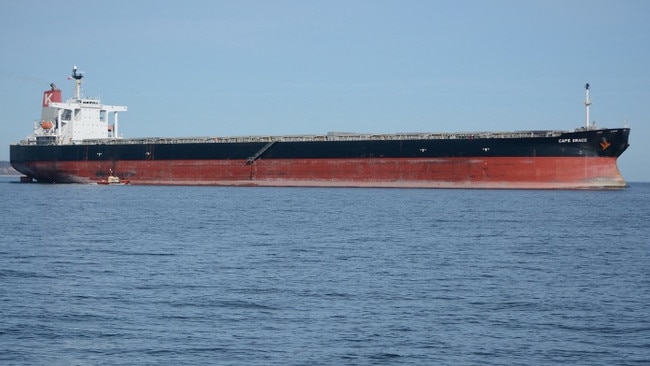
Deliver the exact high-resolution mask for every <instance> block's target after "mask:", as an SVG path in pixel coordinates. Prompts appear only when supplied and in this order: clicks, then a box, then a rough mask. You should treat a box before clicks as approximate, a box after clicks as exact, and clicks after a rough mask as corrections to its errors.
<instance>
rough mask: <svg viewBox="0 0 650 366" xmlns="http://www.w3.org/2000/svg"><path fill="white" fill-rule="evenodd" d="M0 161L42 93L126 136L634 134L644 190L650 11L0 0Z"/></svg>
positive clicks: (623, 5) (557, 4)
mask: <svg viewBox="0 0 650 366" xmlns="http://www.w3.org/2000/svg"><path fill="white" fill-rule="evenodd" d="M0 29H1V32H0V45H1V46H2V47H1V49H2V57H0V82H1V85H2V86H1V88H0V108H1V110H2V112H3V113H2V120H1V124H0V146H2V147H1V148H0V160H8V159H9V144H10V143H12V142H16V141H18V140H20V139H23V138H24V137H25V136H26V135H28V134H29V133H31V128H32V125H33V121H34V120H36V119H38V118H39V117H40V101H41V97H42V91H43V90H46V89H48V88H49V86H48V85H49V83H51V82H54V83H56V84H57V85H58V86H59V88H61V89H63V93H64V98H68V97H69V96H71V95H72V93H73V85H72V83H71V82H70V81H67V80H66V77H67V76H68V75H69V73H70V70H71V68H72V66H73V65H77V66H78V67H79V69H80V70H83V71H85V72H86V78H85V79H84V81H85V84H84V94H85V95H86V96H91V97H101V98H102V101H103V102H104V103H106V104H117V105H127V106H128V107H129V111H128V112H126V113H122V114H121V115H120V132H121V133H122V134H123V135H124V136H125V137H153V136H231V135H248V134H253V135H275V134H320V133H327V132H328V131H347V132H374V133H390V132H416V131H435V132H444V131H485V130H499V131H509V130H531V129H534V130H540V129H563V130H570V129H574V128H576V127H580V126H582V125H583V124H584V106H583V105H582V101H583V100H584V84H585V83H586V82H589V83H590V84H591V86H592V87H591V97H592V101H593V105H592V107H591V119H592V120H595V121H596V123H597V124H598V125H601V126H605V127H622V126H623V125H624V124H625V123H626V121H627V124H628V125H629V127H631V128H632V134H631V139H630V140H631V147H630V148H629V149H628V151H626V152H625V153H624V154H623V156H622V157H621V158H620V159H619V167H620V169H621V172H622V174H623V176H624V177H625V178H626V180H628V181H632V182H634V181H650V164H649V160H650V159H649V157H650V144H646V143H645V141H649V140H650V126H649V122H650V118H649V117H650V116H649V113H648V108H647V105H648V101H649V100H650V92H649V91H648V84H649V82H650V71H649V67H650V2H649V1H643V0H637V1H625V0H623V1H621V0H615V1H598V0H592V1H581V0H575V1H567V0H560V1H555V0H545V1H519V0H512V1H499V0H494V1H487V0H485V1H478V0H477V1H463V0H461V1H433V0H432V1H424V0H423V1H409V0H395V1H382V0H372V1H370V0H363V1H362V0H359V1H354V0H346V1H336V0H330V1H308V0H305V1H283V0H277V1H270V0H267V1H262V0H260V1H254V0H250V1H247V0H238V1H193V0H185V1H167V0H163V1H155V2H151V1H123V0H117V1H116V0H113V1H30V0H26V1H3V2H0Z"/></svg>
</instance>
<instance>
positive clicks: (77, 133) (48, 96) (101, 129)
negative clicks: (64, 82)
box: [29, 66, 127, 145]
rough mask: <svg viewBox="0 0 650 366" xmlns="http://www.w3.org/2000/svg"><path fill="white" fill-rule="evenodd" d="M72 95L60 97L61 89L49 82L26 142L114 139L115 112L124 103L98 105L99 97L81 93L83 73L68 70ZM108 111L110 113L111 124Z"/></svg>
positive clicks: (71, 142)
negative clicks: (36, 119)
mask: <svg viewBox="0 0 650 366" xmlns="http://www.w3.org/2000/svg"><path fill="white" fill-rule="evenodd" d="M71 78H72V79H74V80H75V95H74V97H72V98H70V99H68V101H66V102H62V100H61V90H59V89H57V88H56V86H55V85H54V84H50V86H51V88H52V89H51V90H48V91H45V92H44V94H43V111H42V113H41V120H40V122H38V123H36V125H35V126H34V136H33V138H30V139H29V141H30V142H32V143H36V144H39V145H51V144H56V145H64V144H74V143H78V142H81V141H83V140H89V139H92V140H97V139H118V138H120V136H119V134H118V112H126V110H127V108H126V106H117V105H106V104H102V103H101V100H100V99H99V98H85V97H83V96H82V95H81V79H82V78H83V74H82V73H80V72H78V71H77V67H76V66H75V67H74V68H73V69H72V77H71ZM110 114H112V115H113V119H112V123H111V121H110V118H109V117H110Z"/></svg>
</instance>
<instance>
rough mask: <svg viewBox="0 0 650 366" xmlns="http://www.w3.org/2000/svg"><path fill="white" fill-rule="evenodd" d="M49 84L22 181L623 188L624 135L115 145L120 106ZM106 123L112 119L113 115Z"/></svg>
mask: <svg viewBox="0 0 650 366" xmlns="http://www.w3.org/2000/svg"><path fill="white" fill-rule="evenodd" d="M82 78H83V74H82V73H81V72H78V71H77V67H76V66H75V67H74V68H73V71H72V77H71V79H74V82H75V95H74V96H73V97H72V98H70V99H69V100H67V101H66V102H63V100H62V95H61V94H62V93H61V90H59V89H57V88H56V86H55V85H54V84H50V86H51V89H50V90H47V91H45V92H44V94H43V103H42V114H41V119H40V120H39V121H37V122H36V123H35V125H34V132H33V134H32V135H31V136H29V137H28V138H27V139H26V140H23V141H21V142H19V143H16V144H12V145H11V146H10V160H11V165H12V166H13V167H14V168H15V169H16V170H17V171H19V172H21V173H22V174H24V176H23V177H21V181H23V182H33V181H37V182H47V183H120V182H122V183H124V182H126V181H128V182H130V183H131V184H161V185H162V184H164V185H220V186H317V187H413V188H490V189H609V188H622V187H625V186H626V183H625V181H624V180H623V178H622V176H621V174H620V172H619V170H618V167H617V164H616V162H617V158H618V157H619V156H620V155H621V154H622V153H623V152H624V151H625V149H627V147H628V146H629V145H628V137H629V133H630V129H629V128H616V129H606V128H598V127H596V126H595V125H594V124H590V122H589V106H590V105H591V100H590V97H589V84H587V85H586V97H585V102H584V104H585V107H586V125H585V126H584V127H580V128H578V129H575V130H573V131H556V130H545V131H515V132H466V133H465V132H459V133H393V134H353V133H328V134H323V135H299V136H241V137H221V136H219V137H204V138H122V137H121V136H120V135H119V133H118V132H119V131H118V127H119V126H118V115H119V113H120V112H126V110H127V108H126V107H125V106H114V105H105V104H102V103H101V101H100V100H99V99H96V98H85V97H83V96H82V95H81V83H82ZM111 117H112V118H111Z"/></svg>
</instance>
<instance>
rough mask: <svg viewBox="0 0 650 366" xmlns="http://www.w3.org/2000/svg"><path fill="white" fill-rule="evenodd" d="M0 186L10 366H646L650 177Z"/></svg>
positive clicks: (0, 312) (2, 319)
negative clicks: (505, 182)
mask: <svg viewBox="0 0 650 366" xmlns="http://www.w3.org/2000/svg"><path fill="white" fill-rule="evenodd" d="M17 180H18V179H17V178H15V177H14V178H7V177H5V178H0V204H1V205H2V206H1V207H2V209H1V210H0V364H3V365H23V364H26V365H115V364H123V365H182V364H185V365H205V364H224V365H390V364H395V365H435V364H440V365H554V364H556V365H647V364H649V363H650V229H648V224H649V222H650V221H649V217H650V184H646V183H637V184H631V185H630V187H629V188H627V189H623V190H618V191H537V190H503V191H500V190H429V189H342V188H335V189H321V188H232V187H158V186H98V185H75V184H70V185H61V184H20V183H15V182H16V181H17Z"/></svg>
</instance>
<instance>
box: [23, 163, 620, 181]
mask: <svg viewBox="0 0 650 366" xmlns="http://www.w3.org/2000/svg"><path fill="white" fill-rule="evenodd" d="M24 164H25V165H24V166H22V167H21V171H23V172H29V175H30V176H32V177H34V178H35V179H37V180H47V179H51V178H53V177H54V178H55V179H54V180H55V181H57V182H71V183H96V182H98V181H99V180H101V179H103V176H102V172H108V171H112V172H115V174H116V175H119V176H121V177H126V178H127V179H129V181H130V183H131V184H133V185H137V184H148V185H158V184H160V185H217V186H312V187H395V188H400V187H409V188H490V189H608V188H623V187H625V186H626V183H625V181H624V180H623V178H622V176H621V174H620V172H619V170H618V168H617V165H616V158H614V157H490V158H428V159H408V158H390V159H382V158H371V159H369V158H364V159H277V160H273V159H260V160H257V161H255V163H254V164H247V163H246V161H245V160H155V161H147V160H139V161H106V162H99V161H58V162H53V161H45V162H37V161H34V162H29V163H24ZM42 177H47V179H43V178H42Z"/></svg>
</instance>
